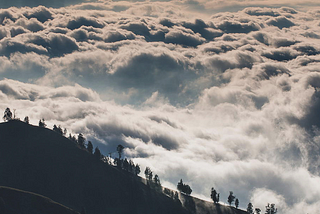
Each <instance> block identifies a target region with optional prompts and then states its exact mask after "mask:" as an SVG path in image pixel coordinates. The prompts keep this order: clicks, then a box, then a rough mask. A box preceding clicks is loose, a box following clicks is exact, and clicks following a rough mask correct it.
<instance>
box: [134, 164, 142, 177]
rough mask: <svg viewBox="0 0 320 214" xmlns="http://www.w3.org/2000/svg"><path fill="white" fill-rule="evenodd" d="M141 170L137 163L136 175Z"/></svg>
mask: <svg viewBox="0 0 320 214" xmlns="http://www.w3.org/2000/svg"><path fill="white" fill-rule="evenodd" d="M140 171H141V170H140V166H139V165H138V164H137V165H136V167H135V174H136V175H139V174H140Z"/></svg>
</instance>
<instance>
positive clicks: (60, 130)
mask: <svg viewBox="0 0 320 214" xmlns="http://www.w3.org/2000/svg"><path fill="white" fill-rule="evenodd" d="M52 130H53V131H55V132H57V133H59V134H61V135H63V132H62V128H61V126H58V127H57V126H56V125H53V129H52Z"/></svg>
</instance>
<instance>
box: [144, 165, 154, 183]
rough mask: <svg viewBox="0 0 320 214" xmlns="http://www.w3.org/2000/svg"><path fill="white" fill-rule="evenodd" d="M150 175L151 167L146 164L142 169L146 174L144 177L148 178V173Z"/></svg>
mask: <svg viewBox="0 0 320 214" xmlns="http://www.w3.org/2000/svg"><path fill="white" fill-rule="evenodd" d="M150 174H151V175H152V171H151V169H150V168H149V167H148V166H147V167H146V169H145V170H144V175H145V176H146V179H147V180H149V175H150Z"/></svg>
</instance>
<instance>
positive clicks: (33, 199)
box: [0, 187, 79, 214]
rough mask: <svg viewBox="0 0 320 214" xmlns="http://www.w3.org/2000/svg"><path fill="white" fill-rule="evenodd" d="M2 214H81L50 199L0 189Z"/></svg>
mask: <svg viewBox="0 0 320 214" xmlns="http://www.w3.org/2000/svg"><path fill="white" fill-rule="evenodd" d="M0 213H1V214H57V213H59V214H79V213H78V212H76V211H73V210H71V209H69V208H67V207H65V206H63V205H61V204H58V203H56V202H54V201H52V200H51V199H49V198H46V197H43V196H41V195H37V194H34V193H31V192H26V191H21V190H17V189H13V188H8V187H0Z"/></svg>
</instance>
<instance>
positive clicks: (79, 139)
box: [77, 133, 85, 148]
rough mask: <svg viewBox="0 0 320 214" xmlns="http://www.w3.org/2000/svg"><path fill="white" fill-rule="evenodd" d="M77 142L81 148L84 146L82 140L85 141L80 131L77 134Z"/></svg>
mask: <svg viewBox="0 0 320 214" xmlns="http://www.w3.org/2000/svg"><path fill="white" fill-rule="evenodd" d="M77 142H78V144H79V146H81V147H82V148H84V142H85V138H84V137H83V134H82V133H79V134H78V141H77Z"/></svg>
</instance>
